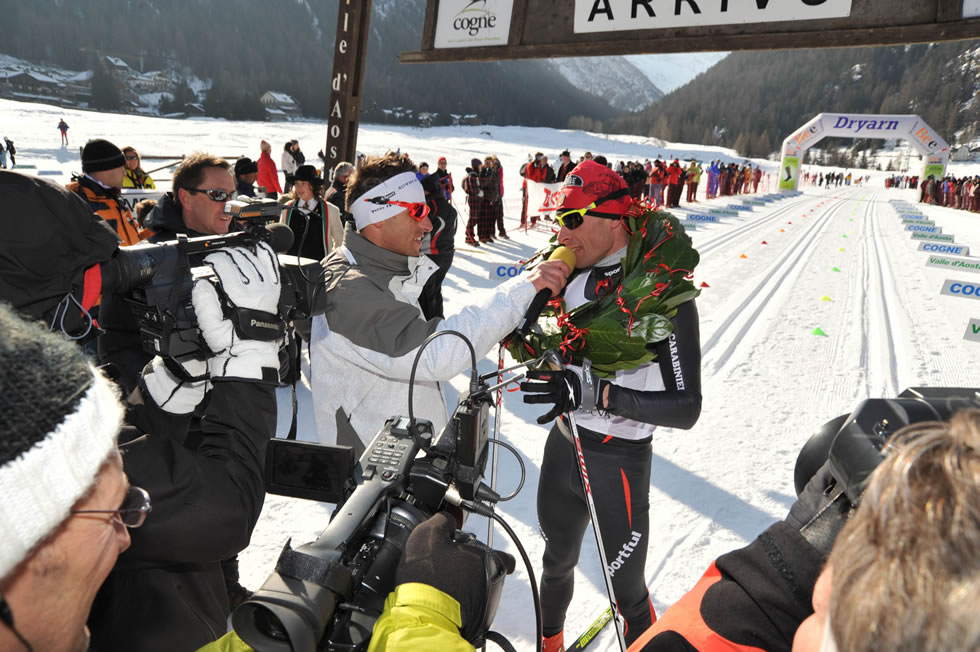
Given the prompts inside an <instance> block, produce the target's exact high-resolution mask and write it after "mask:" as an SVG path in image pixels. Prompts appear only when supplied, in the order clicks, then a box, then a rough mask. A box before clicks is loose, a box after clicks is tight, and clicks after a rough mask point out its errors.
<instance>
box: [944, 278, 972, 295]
mask: <svg viewBox="0 0 980 652" xmlns="http://www.w3.org/2000/svg"><path fill="white" fill-rule="evenodd" d="M940 294H945V295H947V296H951V297H967V298H970V299H980V283H971V282H968V281H954V280H952V279H947V280H946V282H945V283H943V289H942V291H941V292H940Z"/></svg>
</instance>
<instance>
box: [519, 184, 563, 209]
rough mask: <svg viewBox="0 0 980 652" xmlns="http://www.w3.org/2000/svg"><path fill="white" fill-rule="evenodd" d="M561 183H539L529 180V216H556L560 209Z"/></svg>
mask: <svg viewBox="0 0 980 652" xmlns="http://www.w3.org/2000/svg"><path fill="white" fill-rule="evenodd" d="M560 188H561V184H560V183H538V182H537V181H531V180H530V179H528V180H527V214H528V216H531V215H554V214H555V209H556V208H558V206H557V204H556V201H557V199H558V190H559V189H560Z"/></svg>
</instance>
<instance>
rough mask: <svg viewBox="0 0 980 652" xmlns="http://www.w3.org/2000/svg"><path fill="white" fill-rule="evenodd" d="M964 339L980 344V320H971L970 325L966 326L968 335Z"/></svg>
mask: <svg viewBox="0 0 980 652" xmlns="http://www.w3.org/2000/svg"><path fill="white" fill-rule="evenodd" d="M963 339H965V340H973V341H974V342H980V319H971V320H970V323H969V324H967V326H966V334H965V335H963Z"/></svg>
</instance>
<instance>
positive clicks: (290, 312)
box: [111, 200, 326, 359]
mask: <svg viewBox="0 0 980 652" xmlns="http://www.w3.org/2000/svg"><path fill="white" fill-rule="evenodd" d="M281 209H282V207H281V206H280V205H279V204H278V203H277V202H275V201H271V200H251V201H242V200H236V201H229V202H227V203H226V204H225V213H226V214H230V215H232V216H234V220H235V222H236V223H237V225H238V226H239V227H240V228H241V230H240V231H236V232H234V233H228V234H226V235H219V236H204V237H198V238H189V237H187V236H186V235H183V234H181V235H179V236H178V237H177V239H176V240H174V241H170V242H162V243H158V244H140V245H135V246H132V247H126V248H124V249H120V250H119V252H118V253H117V254H116V256H115V257H114V258H113V265H112V274H113V275H114V278H113V279H111V283H112V286H113V288H114V291H115V293H116V294H119V295H121V296H123V297H124V298H125V300H126V301H127V302H128V303H129V305H130V307H131V308H132V310H133V312H134V314H135V315H136V319H137V321H138V323H139V337H140V344H141V346H142V348H143V349H144V350H145V351H147V352H148V353H152V354H154V355H160V356H163V357H172V358H179V359H183V358H191V357H197V358H200V357H202V356H203V355H204V354H203V351H202V342H201V341H200V336H199V333H198V330H197V320H196V319H195V315H194V307H193V304H192V303H191V290H192V289H193V287H194V283H195V281H197V280H199V279H201V278H210V279H211V280H212V282H215V283H216V282H217V280H216V278H215V277H214V273H213V271H212V270H211V268H210V267H209V266H208V265H207V264H205V263H204V260H203V259H204V257H205V256H207V255H208V254H211V253H213V252H215V251H217V250H219V249H222V248H226V247H250V246H255V245H257V244H258V243H259V242H267V243H269V244H270V246H272V248H273V250H274V251H276V252H277V253H279V267H280V271H281V280H282V293H281V295H280V298H279V307H278V311H277V314H275V315H272V314H266V313H258V312H256V311H247V310H242V309H236V310H234V311H230V312H231V314H229V318H231V319H232V321H233V322H235V328H236V330H238V333H239V335H240V336H241V337H243V338H248V339H256V340H264V341H271V340H274V339H278V338H279V337H281V336H282V334H283V331H284V328H285V322H288V321H290V320H296V319H309V318H310V317H313V316H314V315H317V314H322V313H323V312H324V310H325V309H326V296H325V292H324V289H323V287H322V285H323V284H322V283H321V282H320V280H321V276H322V269H321V267H320V264H319V261H314V260H310V259H306V258H299V257H297V256H286V255H284V254H283V253H282V252H285V251H287V250H288V249H289V247H290V246H291V245H292V239H293V236H292V231H290V229H289V227H287V226H285V225H280V224H275V223H274V224H271V225H270V224H269V223H270V222H275V221H276V220H278V219H279V214H280V211H281ZM252 313H254V314H252Z"/></svg>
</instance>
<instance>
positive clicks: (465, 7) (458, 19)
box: [433, 0, 514, 48]
mask: <svg viewBox="0 0 980 652" xmlns="http://www.w3.org/2000/svg"><path fill="white" fill-rule="evenodd" d="M513 9H514V0H480V1H479V2H473V0H441V2H439V13H438V15H437V16H436V38H435V42H434V43H433V45H434V47H436V48H473V47H483V46H487V45H507V38H508V37H509V36H510V16H511V12H512V11H513Z"/></svg>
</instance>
